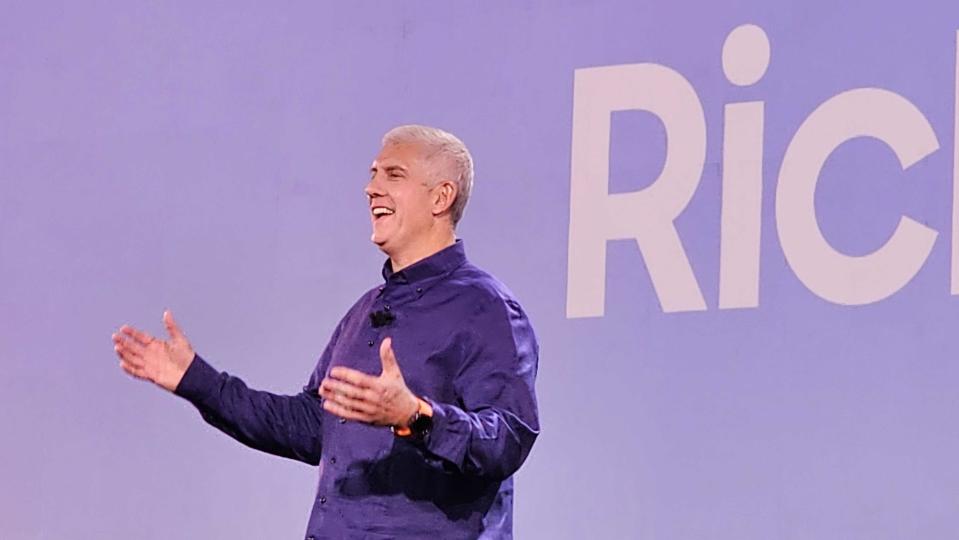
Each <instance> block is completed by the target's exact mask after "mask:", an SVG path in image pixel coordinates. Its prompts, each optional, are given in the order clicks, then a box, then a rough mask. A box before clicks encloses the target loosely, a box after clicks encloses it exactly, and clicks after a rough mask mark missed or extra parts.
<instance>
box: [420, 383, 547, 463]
mask: <svg viewBox="0 0 959 540" xmlns="http://www.w3.org/2000/svg"><path fill="white" fill-rule="evenodd" d="M427 401H429V403H430V406H431V407H432V409H433V417H432V424H433V425H432V428H431V430H430V433H429V435H428V436H427V437H426V438H425V440H424V441H423V446H424V449H425V450H426V451H427V452H429V453H430V454H433V455H435V456H437V457H439V458H442V459H443V460H444V461H446V462H448V463H450V464H451V465H453V466H454V467H455V468H456V469H457V470H459V471H460V472H461V473H463V474H467V475H470V476H478V477H485V478H490V479H495V480H502V479H505V478H507V477H509V476H510V475H512V474H513V473H515V472H516V470H517V469H519V467H520V465H522V464H523V461H525V460H526V456H528V455H529V452H530V450H531V449H532V447H533V442H534V441H535V440H536V436H537V435H539V429H538V427H537V424H536V421H535V419H531V421H524V420H523V419H521V418H520V417H519V416H518V415H516V414H514V413H512V412H510V411H507V410H504V409H499V408H495V407H489V408H484V409H481V410H477V411H466V410H463V409H462V408H460V407H458V406H456V405H451V404H448V403H437V402H434V401H431V400H427Z"/></svg>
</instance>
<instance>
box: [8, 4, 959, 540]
mask: <svg viewBox="0 0 959 540" xmlns="http://www.w3.org/2000/svg"><path fill="white" fill-rule="evenodd" d="M3 12H4V15H3V17H2V18H0V313H2V319H0V361H2V369H0V396H2V404H3V406H2V407H0V433H2V445H0V486H2V487H0V537H2V538H5V539H6V538H10V539H32V538H60V537H69V538H90V539H93V538H123V537H130V538H144V539H154V538H156V539H160V538H250V539H259V538H296V537H298V536H299V535H300V534H301V533H302V531H303V530H304V527H305V523H306V518H307V515H308V513H309V509H310V504H311V501H312V496H313V488H314V482H315V472H314V470H313V469H311V468H309V467H306V466H304V465H302V464H298V463H295V462H292V461H286V460H282V459H279V458H271V457H268V456H266V455H263V454H259V453H256V452H254V451H251V450H248V449H246V448H243V447H242V446H240V445H238V444H237V443H235V442H233V441H231V440H229V439H228V438H227V437H225V436H224V435H222V434H219V433H217V432H215V431H214V430H213V429H212V428H210V427H208V426H207V425H205V424H204V423H203V422H202V421H201V419H200V418H199V415H198V414H197V413H196V412H195V411H194V410H193V409H192V407H191V406H189V405H188V404H186V403H185V402H182V401H181V400H178V399H176V398H173V397H172V396H169V395H166V394H164V393H163V392H161V391H159V390H157V389H154V388H151V387H149V386H147V385H145V384H142V383H136V382H133V381H131V380H129V379H128V378H127V377H126V376H125V375H124V374H123V373H122V372H121V371H120V370H119V368H118V367H117V365H116V360H115V357H114V356H113V354H112V346H111V343H110V334H111V332H112V331H113V330H114V329H115V328H116V327H117V326H119V325H120V324H122V323H124V322H129V323H133V324H136V325H142V326H144V327H146V328H147V329H149V330H152V331H154V332H160V331H161V330H162V325H161V323H160V315H161V312H162V310H163V309H164V308H165V307H170V308H172V309H173V310H174V313H175V314H176V315H177V316H178V319H179V322H180V323H181V325H182V326H183V327H184V329H185V331H186V332H187V334H188V336H190V338H191V340H192V342H193V344H194V346H195V347H196V348H197V349H198V351H200V352H201V353H202V354H204V356H205V357H207V358H208V359H210V360H211V361H212V362H213V363H214V364H215V365H216V366H217V367H219V368H220V369H225V370H228V371H230V372H231V373H235V374H238V375H241V376H243V377H244V379H245V380H246V381H247V382H249V383H250V384H251V385H253V386H256V387H261V388H265V389H270V390H274V391H281V392H295V391H298V390H299V388H300V387H301V386H302V384H304V382H305V380H306V378H307V376H308V374H309V372H310V370H311V368H312V366H313V363H314V362H315V359H316V358H317V356H318V355H319V353H320V352H321V350H322V348H323V346H324V344H325V343H326V340H327V338H328V337H329V334H330V333H331V331H332V328H333V326H334V325H335V324H336V322H337V320H338V319H339V317H340V316H341V315H342V314H343V313H344V312H345V310H346V308H347V307H349V305H351V304H352V302H353V301H354V300H355V298H356V297H357V296H358V295H359V294H360V293H361V292H362V291H363V290H365V289H366V288H367V287H368V286H371V285H373V284H375V283H376V282H377V280H378V279H379V274H378V272H379V267H380V264H381V262H382V255H381V254H380V253H379V252H378V251H377V250H376V249H375V247H374V246H372V244H370V243H369V241H368V236H369V223H368V217H367V214H366V211H365V205H364V199H363V195H362V191H361V190H362V187H363V185H364V182H365V179H366V175H367V173H366V170H367V167H368V166H369V162H370V160H371V159H372V157H373V156H374V155H375V153H376V151H377V149H378V140H379V137H380V136H381V135H382V133H383V132H385V131H386V130H387V129H388V128H390V127H392V126H394V125H397V124H401V123H408V122H417V123H426V124H433V125H437V126H440V127H443V128H445V129H448V130H450V131H452V132H454V133H456V134H458V135H459V136H460V137H461V138H462V139H463V140H464V141H465V142H466V143H467V144H468V145H469V146H470V148H471V150H472V152H473V154H474V158H475V160H476V163H477V165H476V171H477V181H476V189H475V192H474V196H473V199H472V201H471V203H470V207H469V209H468V212H467V215H466V218H465V219H464V221H463V223H462V225H461V227H460V231H459V232H460V236H461V237H463V238H464V239H465V240H466V242H467V248H468V251H469V253H470V255H471V257H472V258H473V259H474V260H475V261H476V262H477V263H479V264H480V265H481V266H483V267H485V268H487V269H489V270H490V271H492V272H493V273H494V274H496V275H497V276H499V277H500V278H501V279H502V280H503V281H505V282H506V283H507V284H509V285H510V287H511V288H512V289H513V291H514V292H515V293H516V294H517V295H518V297H519V298H520V300H521V301H522V302H523V303H524V305H525V307H526V308H527V310H528V312H529V313H530V316H531V318H532V320H533V322H534V325H535V327H536V329H537V331H538V334H539V337H540V340H541V348H542V351H541V352H542V356H541V359H540V376H539V380H538V391H539V396H540V407H541V414H542V421H543V434H542V436H541V438H540V440H539V441H538V442H537V445H536V447H535V448H534V450H533V453H532V455H531V456H530V459H529V462H528V463H527V464H526V465H525V466H524V468H523V469H522V470H521V471H520V473H519V475H518V479H517V490H518V494H517V500H516V518H515V521H516V533H517V537H519V538H544V539H545V538H587V537H589V538H649V539H669V540H684V539H690V540H692V539H701V538H714V539H728V540H733V539H735V540H741V539H757V540H758V539H766V538H778V539H783V540H788V539H808V538H844V539H852V538H862V539H870V540H876V539H887V538H888V539H915V538H922V539H923V540H933V539H954V538H955V537H956V534H957V532H959V514H957V512H956V508H957V507H959V461H957V460H956V458H955V457H956V455H959V426H957V418H959V416H957V414H956V410H957V407H959V403H957V398H956V396H957V395H959V393H957V391H956V388H957V382H959V364H957V353H959V341H957V338H956V333H955V330H956V329H957V327H959V324H957V323H959V320H957V299H956V297H954V296H952V295H951V293H950V291H951V287H952V286H953V283H952V278H951V277H950V276H951V273H950V272H951V267H950V265H951V257H952V256H953V250H952V242H953V238H954V234H953V232H952V219H953V218H952V213H953V211H954V208H953V206H954V205H953V184H954V181H955V178H954V173H953V167H954V159H955V158H954V149H955V148H956V145H955V140H956V139H955V131H956V121H955V118H956V116H955V104H956V97H955V96H956V91H957V88H956V86H957V83H956V66H957V59H956V35H957V34H956V30H957V29H959V7H957V4H956V3H955V2H953V1H946V0H937V1H935V2H926V3H923V4H922V5H921V6H919V5H916V6H912V5H908V4H907V3H904V2H892V1H882V2H842V3H839V4H836V3H834V2H824V1H815V2H810V1H778V2H766V1H762V0H742V1H735V2H733V1H723V2H715V3H703V2H661V3H654V2H627V1H622V2H602V3H600V2H588V1H574V0H564V1H559V2H482V3H480V2H476V3H470V4H465V3H463V4H453V3H448V2H436V3H418V4H416V6H408V5H402V4H399V3H372V2H370V3H361V2H350V3H337V4H333V3H330V4H324V5H316V3H312V2H296V3H283V4H276V3H274V4H270V5H267V4H264V3H247V2H222V3H216V4H214V3H201V4H197V3H194V2H166V3H150V4H146V3H143V4H140V5H134V4H133V3H130V2H95V3H88V4H84V5H80V4H79V3H71V2H61V3H51V2H5V3H4V9H3ZM746 23H752V24H755V25H758V26H759V27H761V28H762V29H763V30H764V31H765V34H766V35H767V36H768V40H769V44H770V49H771V55H770V61H769V67H768V70H767V71H766V72H765V75H764V76H763V77H762V78H761V80H759V82H757V83H755V84H753V85H751V86H746V87H739V86H736V85H734V84H732V83H730V82H729V80H727V77H726V75H725V74H724V71H723V62H722V51H723V43H724V41H725V40H726V37H727V36H728V35H729V34H730V32H731V31H732V30H733V29H734V28H736V27H739V26H740V25H742V24H746ZM636 63H655V64H660V65H662V66H667V67H669V68H670V69H672V70H675V71H676V72H678V73H680V74H682V76H684V77H685V78H686V79H687V80H688V82H689V83H690V85H691V86H692V87H693V88H694V89H695V91H696V93H697V94H698V98H699V100H700V101H701V104H702V108H703V112H704V118H705V125H706V129H705V133H706V150H705V166H704V168H703V172H702V176H701V179H700V181H699V184H698V188H697V189H696V191H695V193H694V195H693V196H692V199H691V201H690V202H689V204H688V206H687V207H686V208H685V210H683V211H682V213H681V214H680V216H679V218H678V219H677V220H676V222H675V223H676V228H677V232H678V234H679V236H680V238H681V239H682V243H683V246H684V248H685V252H686V255H687V256H688V259H689V263H690V266H691V268H692V270H693V273H694V275H695V278H696V280H697V283H698V286H699V288H700V289H701V292H702V298H703V299H704V301H705V305H706V308H707V309H706V310H699V311H690V310H679V311H673V312H666V311H665V310H664V308H663V307H662V305H661V303H660V301H659V299H658V296H657V291H656V290H655V288H654V286H653V284H652V281H651V279H650V275H649V273H648V270H647V266H646V262H645V259H644V255H645V254H644V253H642V252H641V250H640V249H638V247H637V243H636V242H633V241H628V240H626V241H623V240H615V241H611V242H609V244H608V253H607V256H606V260H607V267H606V271H605V276H606V282H605V290H606V298H605V308H604V313H603V315H602V316H592V317H571V318H567V307H568V306H567V302H568V293H567V291H568V287H569V286H570V284H569V282H568V279H567V278H568V259H567V254H568V250H569V245H570V244H569V241H570V234H571V229H570V211H571V200H570V188H571V159H572V147H573V143H572V141H573V138H574V134H573V107H574V77H575V73H577V72H576V70H579V69H582V68H588V67H595V66H611V65H622V64H636ZM859 87H878V88H885V89H887V90H890V91H892V92H895V93H897V94H899V95H900V96H902V97H903V98H905V99H907V100H909V101H910V102H911V103H912V104H914V105H915V107H916V108H918V110H920V111H921V113H922V115H924V116H925V118H926V119H927V120H928V122H929V125H930V126H931V128H932V130H933V131H934V133H935V136H936V137H937V140H938V146H939V148H938V150H936V151H935V152H933V153H931V154H929V155H928V157H925V158H924V159H922V160H921V161H919V162H918V163H916V164H915V165H914V166H912V167H909V168H908V169H907V170H906V171H903V170H902V168H901V167H900V165H899V162H898V161H897V159H896V155H895V154H894V153H893V152H892V151H891V150H890V148H889V147H888V146H887V145H884V144H883V143H882V142H878V141H877V140H875V139H869V138H860V139H856V140H853V141H850V142H848V143H846V144H843V145H842V146H841V147H840V148H839V149H837V150H836V151H835V152H834V153H833V154H831V156H830V157H829V159H828V161H827V163H826V166H825V167H824V168H823V170H822V174H821V176H820V180H819V186H818V190H817V191H816V195H815V197H816V199H815V202H816V215H817V216H818V219H819V224H820V226H821V228H822V232H823V234H824V236H825V237H826V238H827V239H828V240H829V242H830V243H831V244H832V246H833V247H834V248H835V249H837V250H840V251H843V252H845V253H848V254H852V255H865V254H867V253H870V252H872V251H874V250H876V249H877V248H879V247H880V246H882V245H883V244H884V243H885V242H886V241H887V240H889V239H890V237H891V235H892V234H893V230H894V229H895V227H896V224H897V223H898V222H899V220H900V217H901V216H903V215H905V216H909V217H911V218H912V219H914V220H916V221H917V222H919V223H922V224H924V225H925V226H927V227H929V228H931V229H933V230H935V231H937V232H938V233H939V234H938V237H937V238H936V240H935V243H934V244H933V246H932V249H931V251H930V253H929V256H928V259H927V260H925V263H924V264H923V265H922V266H921V269H920V270H919V271H918V273H916V275H915V276H914V277H912V278H911V279H910V280H909V282H908V283H907V284H906V285H905V286H904V287H902V288H901V290H897V292H895V293H894V294H892V295H891V296H889V297H888V298H885V299H883V300H881V301H878V302H873V303H868V304H865V305H858V306H852V305H840V304H837V303H833V302H830V301H828V300H826V299H824V298H822V297H820V296H819V295H817V294H814V293H813V292H811V291H810V289H809V288H807V286H806V285H804V282H803V281H801V280H800V279H798V278H797V275H796V273H795V272H794V271H793V269H792V268H791V266H790V263H789V261H787V258H786V257H785V256H784V251H783V249H782V246H781V244H780V239H779V236H778V235H777V222H776V208H775V207H776V205H775V197H776V190H777V181H778V178H779V171H780V165H781V163H782V161H783V156H784V154H785V153H786V148H787V146H788V145H789V143H790V141H791V140H792V138H793V135H794V134H795V133H796V132H797V129H799V127H800V125H801V124H802V123H803V121H804V120H805V119H806V118H807V117H808V116H809V115H810V113H812V111H813V110H814V109H816V107H817V106H818V105H820V104H821V103H823V102H824V101H826V100H827V99H829V98H831V97H832V96H835V95H837V94H839V93H841V92H844V91H846V90H850V89H853V88H859ZM745 101H762V102H764V107H765V131H764V133H765V134H764V138H763V141H764V148H763V151H762V168H761V170H762V172H763V176H762V182H763V196H762V211H761V212H762V214H761V216H762V219H761V231H762V236H761V252H760V253H761V256H760V263H761V266H760V274H759V276H760V277H759V299H758V307H751V308H746V309H719V301H718V298H719V289H720V285H719V281H720V279H719V267H720V263H719V261H720V223H721V212H720V210H721V202H722V196H723V189H722V170H723V167H722V156H723V148H724V145H723V139H724V106H725V105H726V104H728V103H733V102H745ZM670 144H673V141H670ZM665 149H666V138H665V137H664V127H663V124H662V123H660V122H659V121H657V119H656V116H654V115H653V114H649V113H642V112H635V113H634V112H629V111H624V112H619V113H615V114H613V115H612V124H611V144H610V150H609V156H608V159H609V170H610V174H609V179H608V181H609V190H610V191H611V192H630V191H634V190H638V189H640V188H642V187H644V186H647V185H649V184H650V183H652V181H653V180H654V179H655V178H656V176H657V174H658V171H659V169H660V168H661V167H662V166H663V162H664V157H663V156H664V150H665ZM600 180H602V181H605V180H606V179H600ZM504 239H508V241H504Z"/></svg>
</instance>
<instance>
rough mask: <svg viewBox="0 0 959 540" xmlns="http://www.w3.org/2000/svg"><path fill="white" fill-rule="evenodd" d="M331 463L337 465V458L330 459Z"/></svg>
mask: <svg viewBox="0 0 959 540" xmlns="http://www.w3.org/2000/svg"><path fill="white" fill-rule="evenodd" d="M330 463H332V464H334V465H335V464H336V456H333V457H331V458H330Z"/></svg>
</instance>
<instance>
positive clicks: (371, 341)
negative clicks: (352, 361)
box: [366, 339, 376, 347]
mask: <svg viewBox="0 0 959 540" xmlns="http://www.w3.org/2000/svg"><path fill="white" fill-rule="evenodd" d="M366 344H367V345H369V346H370V347H372V346H373V345H376V343H375V342H374V341H373V340H372V339H371V340H369V341H367V342H366Z"/></svg>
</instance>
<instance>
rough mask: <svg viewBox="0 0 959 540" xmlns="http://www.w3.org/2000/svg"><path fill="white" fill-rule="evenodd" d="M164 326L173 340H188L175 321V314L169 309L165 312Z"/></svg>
mask: <svg viewBox="0 0 959 540" xmlns="http://www.w3.org/2000/svg"><path fill="white" fill-rule="evenodd" d="M163 325H164V326H166V331H167V333H168V334H170V337H171V338H173V339H182V340H184V341H185V340H186V336H184V335H183V332H182V331H181V330H180V327H179V326H177V324H176V321H174V320H173V312H172V311H170V310H169V309H168V310H166V311H164V312H163Z"/></svg>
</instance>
